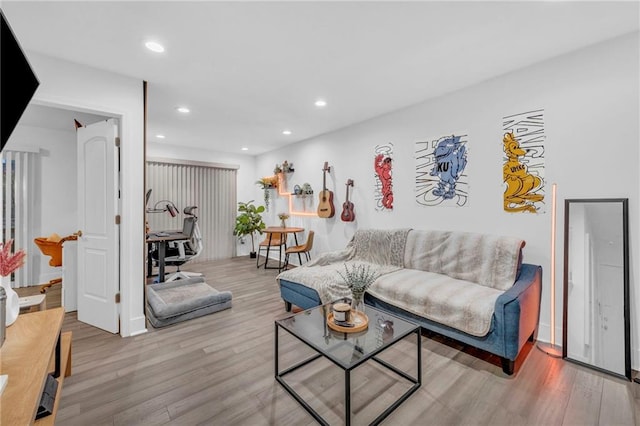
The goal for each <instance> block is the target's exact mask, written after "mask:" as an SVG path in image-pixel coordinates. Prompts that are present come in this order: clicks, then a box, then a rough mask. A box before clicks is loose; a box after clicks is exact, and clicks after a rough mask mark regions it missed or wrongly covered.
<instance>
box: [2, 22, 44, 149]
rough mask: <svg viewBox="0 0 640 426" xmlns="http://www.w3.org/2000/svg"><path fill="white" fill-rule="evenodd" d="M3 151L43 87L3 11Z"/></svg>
mask: <svg viewBox="0 0 640 426" xmlns="http://www.w3.org/2000/svg"><path fill="white" fill-rule="evenodd" d="M0 17H1V19H2V23H1V25H2V29H1V32H0V150H2V149H4V146H5V145H6V143H7V141H8V140H9V136H11V133H12V132H13V130H14V129H15V127H16V125H17V124H18V121H19V120H20V117H22V113H23V112H24V110H25V109H26V108H27V105H28V104H29V101H31V98H32V97H33V94H34V93H35V92H36V89H37V88H38V86H39V85H40V82H39V81H38V78H37V77H36V75H35V73H34V72H33V70H32V69H31V66H30V65H29V61H27V57H26V56H25V55H24V52H23V50H22V48H21V47H20V44H19V43H18V40H17V39H16V37H15V35H14V34H13V31H12V30H11V27H10V26H9V23H8V22H7V20H6V18H5V16H4V13H3V12H2V10H0Z"/></svg>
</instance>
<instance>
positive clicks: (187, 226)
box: [153, 206, 203, 282]
mask: <svg viewBox="0 0 640 426" xmlns="http://www.w3.org/2000/svg"><path fill="white" fill-rule="evenodd" d="M197 208H198V207H197V206H188V207H185V208H184V211H183V213H184V214H185V215H186V216H185V218H184V222H183V226H182V233H183V234H184V235H186V236H188V237H189V238H188V239H185V240H177V241H172V242H170V243H169V247H167V249H166V254H165V258H164V264H165V266H176V267H177V270H176V272H175V273H174V274H172V275H170V276H169V277H168V278H167V279H166V280H165V282H166V281H175V280H179V279H186V278H191V277H200V276H202V274H200V273H196V272H185V271H181V270H180V267H181V266H182V265H184V264H185V263H187V262H189V261H191V260H193V259H195V258H196V257H198V256H200V254H201V253H202V248H203V245H202V234H201V233H200V227H199V226H198V217H197V216H196V214H195V210H196V209H197ZM153 258H154V259H155V260H156V262H157V260H158V252H157V250H154V252H153Z"/></svg>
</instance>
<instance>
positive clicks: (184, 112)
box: [176, 107, 191, 114]
mask: <svg viewBox="0 0 640 426" xmlns="http://www.w3.org/2000/svg"><path fill="white" fill-rule="evenodd" d="M176 109H177V110H178V112H181V113H183V114H187V113H189V112H191V110H190V109H189V108H187V107H178V108H176Z"/></svg>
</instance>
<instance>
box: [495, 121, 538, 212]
mask: <svg viewBox="0 0 640 426" xmlns="http://www.w3.org/2000/svg"><path fill="white" fill-rule="evenodd" d="M503 120H504V121H503V129H504V134H503V137H502V149H503V151H504V156H503V166H502V177H503V182H504V195H503V198H504V210H505V211H506V212H510V213H519V212H523V213H541V212H542V211H543V209H544V175H543V174H544V140H545V135H544V120H543V110H535V111H528V112H525V113H520V114H515V115H511V116H507V117H504V118H503Z"/></svg>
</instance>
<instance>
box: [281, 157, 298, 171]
mask: <svg viewBox="0 0 640 426" xmlns="http://www.w3.org/2000/svg"><path fill="white" fill-rule="evenodd" d="M282 171H283V172H284V173H293V172H294V171H295V170H293V163H289V162H287V160H284V163H282Z"/></svg>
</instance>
